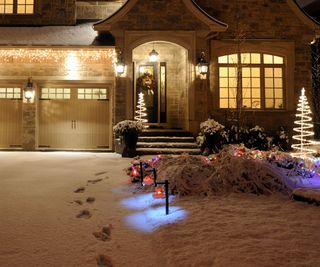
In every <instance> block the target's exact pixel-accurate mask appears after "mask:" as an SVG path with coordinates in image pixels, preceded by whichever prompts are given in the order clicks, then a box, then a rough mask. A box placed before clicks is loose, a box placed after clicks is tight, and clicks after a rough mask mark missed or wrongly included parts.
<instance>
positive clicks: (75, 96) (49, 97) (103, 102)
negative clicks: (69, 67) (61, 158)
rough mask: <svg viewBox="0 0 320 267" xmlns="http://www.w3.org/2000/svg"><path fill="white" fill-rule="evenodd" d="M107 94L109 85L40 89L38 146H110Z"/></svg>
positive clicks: (80, 147)
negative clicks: (105, 86) (101, 86)
mask: <svg viewBox="0 0 320 267" xmlns="http://www.w3.org/2000/svg"><path fill="white" fill-rule="evenodd" d="M108 93H109V92H108V89H106V88H52V87H50V88H41V90H40V101H39V148H54V149H108V148H109V147H110V139H111V138H110V135H111V134H110V132H111V128H110V112H111V110H110V103H109V97H108Z"/></svg>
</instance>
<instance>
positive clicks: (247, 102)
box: [242, 99, 251, 108]
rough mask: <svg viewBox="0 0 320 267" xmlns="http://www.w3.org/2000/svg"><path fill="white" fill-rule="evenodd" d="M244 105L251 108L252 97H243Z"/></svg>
mask: <svg viewBox="0 0 320 267" xmlns="http://www.w3.org/2000/svg"><path fill="white" fill-rule="evenodd" d="M242 107H244V108H251V99H243V100H242Z"/></svg>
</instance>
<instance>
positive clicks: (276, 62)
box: [273, 56, 283, 64]
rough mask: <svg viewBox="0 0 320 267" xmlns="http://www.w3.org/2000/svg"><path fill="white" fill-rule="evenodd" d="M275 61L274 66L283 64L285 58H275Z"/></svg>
mask: <svg viewBox="0 0 320 267" xmlns="http://www.w3.org/2000/svg"><path fill="white" fill-rule="evenodd" d="M273 60H274V62H273V63H274V64H283V57H277V56H274V57H273Z"/></svg>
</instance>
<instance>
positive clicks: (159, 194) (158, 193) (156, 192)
mask: <svg viewBox="0 0 320 267" xmlns="http://www.w3.org/2000/svg"><path fill="white" fill-rule="evenodd" d="M165 196H166V194H165V192H164V189H163V187H162V186H157V187H156V188H155V189H154V193H153V197H154V198H164V197H165Z"/></svg>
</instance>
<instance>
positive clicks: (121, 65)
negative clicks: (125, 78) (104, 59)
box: [116, 51, 126, 74]
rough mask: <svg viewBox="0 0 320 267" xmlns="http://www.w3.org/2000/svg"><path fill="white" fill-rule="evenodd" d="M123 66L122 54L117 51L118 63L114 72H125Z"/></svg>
mask: <svg viewBox="0 0 320 267" xmlns="http://www.w3.org/2000/svg"><path fill="white" fill-rule="evenodd" d="M125 67H126V66H125V64H124V62H123V58H122V52H121V51H119V54H118V62H117V64H116V72H117V73H118V74H123V73H124V71H125Z"/></svg>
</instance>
